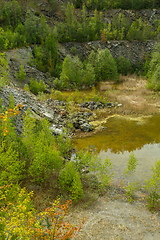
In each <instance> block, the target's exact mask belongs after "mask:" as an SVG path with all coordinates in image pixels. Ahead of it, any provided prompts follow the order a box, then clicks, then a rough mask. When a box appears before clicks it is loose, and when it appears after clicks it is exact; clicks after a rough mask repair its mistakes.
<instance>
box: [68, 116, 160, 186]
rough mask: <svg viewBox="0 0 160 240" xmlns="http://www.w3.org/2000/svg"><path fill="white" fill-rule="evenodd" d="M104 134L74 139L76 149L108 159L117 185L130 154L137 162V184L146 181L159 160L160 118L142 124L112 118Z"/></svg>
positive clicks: (144, 120)
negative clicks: (92, 151) (112, 167)
mask: <svg viewBox="0 0 160 240" xmlns="http://www.w3.org/2000/svg"><path fill="white" fill-rule="evenodd" d="M104 127H105V129H104V130H103V131H102V132H99V133H97V134H96V135H93V136H92V137H86V138H82V139H74V141H73V144H74V146H75V147H76V148H77V149H86V150H90V149H92V150H94V152H95V154H98V156H99V157H100V158H101V159H102V160H103V159H105V158H106V157H109V158H110V159H111V161H112V163H113V165H114V173H115V176H116V181H119V180H120V179H123V178H124V177H123V172H124V169H125V168H126V165H127V161H128V158H129V155H130V153H131V152H134V154H135V157H136V158H137V159H138V166H137V168H136V172H135V174H134V177H133V178H134V180H139V181H141V182H142V181H143V180H145V179H147V178H148V177H149V176H150V173H151V165H154V163H155V161H156V160H158V159H159V158H160V114H158V115H154V116H152V117H149V118H143V119H142V121H138V120H137V121H136V120H128V119H126V118H124V117H119V116H116V117H113V118H110V119H109V120H108V122H107V123H106V125H104Z"/></svg>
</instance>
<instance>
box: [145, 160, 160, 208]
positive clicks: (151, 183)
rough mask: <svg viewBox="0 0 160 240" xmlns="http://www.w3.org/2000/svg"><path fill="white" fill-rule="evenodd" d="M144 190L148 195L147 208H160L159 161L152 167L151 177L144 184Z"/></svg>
mask: <svg viewBox="0 0 160 240" xmlns="http://www.w3.org/2000/svg"><path fill="white" fill-rule="evenodd" d="M145 189H146V190H147V192H148V194H149V196H148V206H149V208H150V209H152V208H154V207H160V159H159V160H157V162H156V163H155V166H152V177H151V178H150V179H149V180H148V181H147V182H146V185H145Z"/></svg>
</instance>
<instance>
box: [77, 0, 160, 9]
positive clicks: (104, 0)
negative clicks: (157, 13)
mask: <svg viewBox="0 0 160 240" xmlns="http://www.w3.org/2000/svg"><path fill="white" fill-rule="evenodd" d="M73 2H74V4H75V6H76V7H77V8H80V7H81V6H82V4H85V5H86V7H87V8H88V9H92V10H94V9H95V8H96V9H98V10H105V9H113V8H116V9H120V8H122V9H144V8H146V9H148V8H152V9H153V8H159V7H160V3H159V1H158V0H134V1H133V0H101V1H98V0H74V1H73Z"/></svg>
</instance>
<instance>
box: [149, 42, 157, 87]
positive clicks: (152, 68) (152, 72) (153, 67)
mask: <svg viewBox="0 0 160 240" xmlns="http://www.w3.org/2000/svg"><path fill="white" fill-rule="evenodd" d="M147 76H148V86H149V87H150V88H153V89H154V90H158V91H159V90H160V78H159V77H160V43H158V44H157V45H156V46H155V48H154V50H153V52H152V55H151V61H150V63H149V70H148V73H147Z"/></svg>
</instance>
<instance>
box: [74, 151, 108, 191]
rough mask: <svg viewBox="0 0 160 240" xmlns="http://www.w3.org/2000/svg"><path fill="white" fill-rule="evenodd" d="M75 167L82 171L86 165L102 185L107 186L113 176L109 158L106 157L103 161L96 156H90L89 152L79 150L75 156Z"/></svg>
mask: <svg viewBox="0 0 160 240" xmlns="http://www.w3.org/2000/svg"><path fill="white" fill-rule="evenodd" d="M74 161H75V166H76V169H77V170H78V171H79V172H81V173H83V170H84V169H85V168H86V167H88V168H89V171H90V172H92V173H94V174H95V176H97V178H98V180H99V181H100V184H101V185H102V186H109V185H110V182H111V177H112V176H113V171H112V163H111V160H110V159H108V158H106V159H105V160H104V161H102V160H101V159H99V158H98V157H97V156H92V155H91V154H90V153H89V152H83V151H80V152H79V153H78V154H77V156H76V158H75V160H74Z"/></svg>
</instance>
